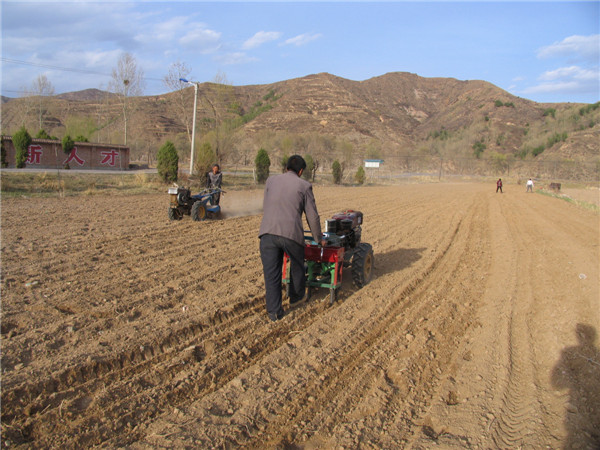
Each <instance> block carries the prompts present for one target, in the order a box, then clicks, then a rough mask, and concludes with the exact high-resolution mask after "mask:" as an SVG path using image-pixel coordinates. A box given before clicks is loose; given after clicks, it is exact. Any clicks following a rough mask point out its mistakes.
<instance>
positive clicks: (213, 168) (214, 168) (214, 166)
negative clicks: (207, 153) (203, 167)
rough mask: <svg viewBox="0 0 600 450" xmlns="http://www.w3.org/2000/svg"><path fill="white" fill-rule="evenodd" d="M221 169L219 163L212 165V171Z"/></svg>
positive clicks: (215, 171) (216, 171)
mask: <svg viewBox="0 0 600 450" xmlns="http://www.w3.org/2000/svg"><path fill="white" fill-rule="evenodd" d="M219 170H221V168H220V167H219V165H218V164H213V166H212V173H215V174H216V173H219Z"/></svg>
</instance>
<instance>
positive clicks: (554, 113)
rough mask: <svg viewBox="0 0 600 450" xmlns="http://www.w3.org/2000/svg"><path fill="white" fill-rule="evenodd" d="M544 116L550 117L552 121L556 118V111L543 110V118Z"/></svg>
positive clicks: (550, 109) (551, 109) (552, 109)
mask: <svg viewBox="0 0 600 450" xmlns="http://www.w3.org/2000/svg"><path fill="white" fill-rule="evenodd" d="M546 116H552V118H553V119H555V118H556V109H554V108H546V109H545V110H544V117H546Z"/></svg>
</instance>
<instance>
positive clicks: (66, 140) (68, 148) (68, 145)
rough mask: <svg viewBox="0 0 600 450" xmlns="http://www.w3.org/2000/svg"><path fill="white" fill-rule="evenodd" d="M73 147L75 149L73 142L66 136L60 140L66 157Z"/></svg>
mask: <svg viewBox="0 0 600 450" xmlns="http://www.w3.org/2000/svg"><path fill="white" fill-rule="evenodd" d="M73 147H75V141H74V140H73V139H71V136H69V135H68V134H67V135H66V136H65V137H64V138H63V140H62V149H63V152H65V153H66V154H67V155H68V154H70V153H71V150H73Z"/></svg>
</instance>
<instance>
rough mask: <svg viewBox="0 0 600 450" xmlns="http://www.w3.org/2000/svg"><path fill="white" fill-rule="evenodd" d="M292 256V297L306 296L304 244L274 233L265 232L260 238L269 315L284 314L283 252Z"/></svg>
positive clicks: (298, 298) (293, 298)
mask: <svg viewBox="0 0 600 450" xmlns="http://www.w3.org/2000/svg"><path fill="white" fill-rule="evenodd" d="M284 252H285V253H287V254H288V256H289V257H290V263H291V264H290V291H289V292H290V299H291V300H292V301H294V300H300V299H301V298H302V297H304V288H305V286H306V278H305V275H304V246H303V245H300V244H298V243H297V242H295V241H292V240H291V239H287V238H284V237H281V236H275V235H274V234H263V235H262V236H261V238H260V259H261V261H262V265H263V272H264V276H265V289H266V303H267V313H268V314H269V316H279V315H281V314H283V306H282V305H281V276H282V270H283V253H284Z"/></svg>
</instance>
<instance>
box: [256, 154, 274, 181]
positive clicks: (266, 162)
mask: <svg viewBox="0 0 600 450" xmlns="http://www.w3.org/2000/svg"><path fill="white" fill-rule="evenodd" d="M270 166H271V160H270V159H269V154H268V153H267V151H266V150H265V149H264V148H261V149H260V150H259V151H258V153H257V154H256V158H254V167H255V168H256V181H257V182H259V183H261V184H263V183H265V182H266V181H267V178H269V167H270Z"/></svg>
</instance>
